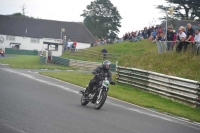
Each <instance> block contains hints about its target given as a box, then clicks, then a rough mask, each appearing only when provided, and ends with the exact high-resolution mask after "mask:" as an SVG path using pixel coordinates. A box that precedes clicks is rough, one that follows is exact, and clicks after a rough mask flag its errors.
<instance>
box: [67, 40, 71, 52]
mask: <svg viewBox="0 0 200 133" xmlns="http://www.w3.org/2000/svg"><path fill="white" fill-rule="evenodd" d="M70 43H71V40H70V39H69V40H68V42H67V50H70V49H71V48H70Z"/></svg>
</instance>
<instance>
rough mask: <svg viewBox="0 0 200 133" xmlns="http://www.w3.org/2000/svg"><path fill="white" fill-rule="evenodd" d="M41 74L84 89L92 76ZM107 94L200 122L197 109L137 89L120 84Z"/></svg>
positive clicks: (66, 73) (81, 74) (199, 111)
mask: <svg viewBox="0 0 200 133" xmlns="http://www.w3.org/2000/svg"><path fill="white" fill-rule="evenodd" d="M42 74H44V75H46V76H50V77H54V78H57V79H60V80H63V81H66V82H69V83H73V84H76V85H79V86H82V87H86V85H87V84H88V82H89V80H90V79H91V78H92V74H87V73H78V72H65V73H63V72H56V73H42ZM108 94H109V96H112V97H115V98H117V99H121V100H123V101H127V102H130V103H133V104H137V105H140V106H143V107H147V108H151V109H156V110H158V111H159V112H168V113H170V114H173V115H176V116H180V117H185V118H188V119H190V120H192V121H197V122H200V115H199V114H200V110H199V109H196V108H191V107H188V106H186V105H183V104H180V103H177V102H173V101H171V100H168V99H165V98H162V97H160V96H157V95H154V94H150V93H147V92H144V91H142V90H139V89H134V88H132V87H130V86H126V85H122V84H117V85H116V86H110V90H109V93H108Z"/></svg>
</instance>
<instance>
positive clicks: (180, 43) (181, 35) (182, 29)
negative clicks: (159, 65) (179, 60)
mask: <svg viewBox="0 0 200 133" xmlns="http://www.w3.org/2000/svg"><path fill="white" fill-rule="evenodd" d="M183 31H184V27H183V26H181V27H180V28H179V34H178V37H179V39H180V42H179V44H178V46H177V47H176V51H177V52H180V51H181V50H182V47H183V46H185V38H186V34H185V32H183Z"/></svg>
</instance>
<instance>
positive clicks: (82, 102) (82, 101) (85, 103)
mask: <svg viewBox="0 0 200 133" xmlns="http://www.w3.org/2000/svg"><path fill="white" fill-rule="evenodd" d="M85 98H86V97H85V96H84V95H83V96H82V97H81V105H83V106H86V105H87V104H88V103H89V101H88V100H85Z"/></svg>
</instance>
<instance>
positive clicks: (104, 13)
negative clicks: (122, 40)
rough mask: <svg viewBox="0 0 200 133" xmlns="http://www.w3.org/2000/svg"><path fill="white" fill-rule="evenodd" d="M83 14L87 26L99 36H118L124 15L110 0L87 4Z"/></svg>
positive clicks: (98, 0)
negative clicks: (121, 14) (122, 15)
mask: <svg viewBox="0 0 200 133" xmlns="http://www.w3.org/2000/svg"><path fill="white" fill-rule="evenodd" d="M81 16H83V17H84V24H85V26H86V27H87V28H88V29H89V30H90V31H91V32H92V34H93V35H94V36H97V37H98V38H103V37H106V38H111V39H114V38H116V37H117V34H118V32H119V29H118V28H119V27H121V23H120V20H121V19H122V17H121V16H120V14H119V11H118V10H117V7H114V6H113V4H112V3H111V2H110V0H95V1H93V2H91V3H90V5H88V6H87V8H86V10H84V11H83V14H81Z"/></svg>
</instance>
